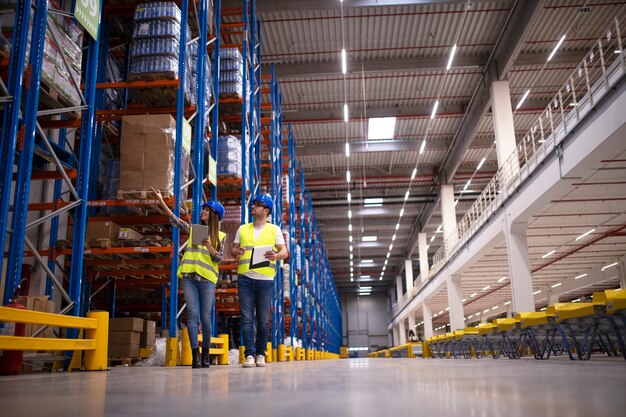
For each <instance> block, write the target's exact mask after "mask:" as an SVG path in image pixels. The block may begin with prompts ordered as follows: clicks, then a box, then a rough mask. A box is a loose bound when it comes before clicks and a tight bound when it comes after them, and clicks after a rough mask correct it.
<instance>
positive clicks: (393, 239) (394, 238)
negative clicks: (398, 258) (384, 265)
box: [391, 233, 396, 242]
mask: <svg viewBox="0 0 626 417" xmlns="http://www.w3.org/2000/svg"><path fill="white" fill-rule="evenodd" d="M391 241H392V242H395V241H396V234H395V233H394V234H393V236H391Z"/></svg>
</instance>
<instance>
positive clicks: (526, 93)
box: [515, 88, 530, 110]
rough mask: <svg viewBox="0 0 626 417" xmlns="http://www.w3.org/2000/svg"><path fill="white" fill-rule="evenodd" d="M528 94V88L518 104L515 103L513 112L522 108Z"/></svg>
mask: <svg viewBox="0 0 626 417" xmlns="http://www.w3.org/2000/svg"><path fill="white" fill-rule="evenodd" d="M529 94H530V88H529V89H528V90H526V92H525V93H524V95H523V96H522V99H521V100H520V101H519V103H517V106H516V107H515V110H519V108H520V107H522V104H524V101H526V98H527V97H528V95H529Z"/></svg>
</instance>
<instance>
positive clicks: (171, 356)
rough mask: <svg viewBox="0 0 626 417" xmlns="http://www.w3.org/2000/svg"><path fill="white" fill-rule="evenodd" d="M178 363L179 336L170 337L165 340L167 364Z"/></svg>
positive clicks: (173, 364) (174, 364)
mask: <svg viewBox="0 0 626 417" xmlns="http://www.w3.org/2000/svg"><path fill="white" fill-rule="evenodd" d="M177 364H178V338H176V337H168V338H167V339H166V341H165V366H176V365H177Z"/></svg>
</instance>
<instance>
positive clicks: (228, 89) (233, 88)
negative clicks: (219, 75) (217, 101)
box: [220, 83, 243, 97]
mask: <svg viewBox="0 0 626 417" xmlns="http://www.w3.org/2000/svg"><path fill="white" fill-rule="evenodd" d="M220 95H236V96H238V97H241V96H242V95H243V84H242V83H220Z"/></svg>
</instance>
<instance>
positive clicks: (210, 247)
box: [152, 188, 226, 368]
mask: <svg viewBox="0 0 626 417" xmlns="http://www.w3.org/2000/svg"><path fill="white" fill-rule="evenodd" d="M152 191H154V193H155V194H156V196H157V198H158V199H159V206H160V207H161V208H162V209H163V210H164V211H165V213H166V214H167V215H168V216H169V221H170V223H171V224H172V226H176V227H178V228H179V229H180V230H181V232H183V233H189V241H188V243H187V248H186V249H185V254H184V255H183V259H182V260H181V262H180V266H179V267H178V277H179V278H182V280H183V285H182V286H183V293H184V295H185V302H186V303H187V331H188V332H189V342H190V344H191V352H192V358H193V360H192V363H191V367H192V368H200V367H202V368H208V367H209V366H210V361H209V345H210V340H211V310H212V309H213V303H214V302H215V284H216V283H217V279H218V277H219V268H218V267H219V263H220V261H221V260H222V258H223V256H224V253H223V248H224V237H225V236H226V234H225V233H224V232H221V231H220V230H219V227H220V221H221V220H222V218H224V206H222V204H220V203H219V202H217V201H208V202H206V203H204V205H203V206H202V213H201V214H200V221H201V222H202V223H204V224H205V225H207V226H209V237H208V239H206V240H204V241H203V242H202V244H201V245H193V244H192V243H191V242H193V240H192V236H191V226H190V225H189V223H187V222H185V221H184V220H182V219H180V218H179V217H176V216H175V215H174V213H172V211H171V210H170V208H169V207H168V206H167V204H165V201H163V196H162V195H161V192H160V191H159V190H155V189H154V188H152ZM198 319H199V320H200V321H201V322H202V335H203V338H204V342H203V348H202V360H200V349H199V348H198Z"/></svg>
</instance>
